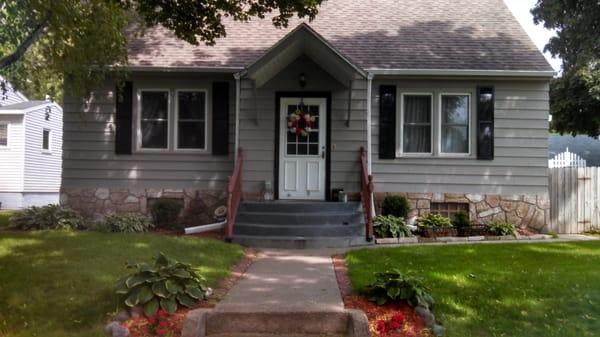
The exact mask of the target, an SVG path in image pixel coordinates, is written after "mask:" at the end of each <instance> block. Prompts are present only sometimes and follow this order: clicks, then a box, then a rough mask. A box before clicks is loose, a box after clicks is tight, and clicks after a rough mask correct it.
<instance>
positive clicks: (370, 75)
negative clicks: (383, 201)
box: [367, 72, 377, 216]
mask: <svg viewBox="0 0 600 337" xmlns="http://www.w3.org/2000/svg"><path fill="white" fill-rule="evenodd" d="M373 77H374V75H373V73H370V72H369V73H367V172H368V173H369V175H371V174H373V168H372V161H373V160H372V158H371V157H372V156H371V152H372V149H371V146H372V142H373V140H372V139H371V138H372V134H373V133H372V130H371V127H372V125H371V124H372V123H371V121H372V116H371V114H372V111H371V110H372V109H371V103H372V100H371V93H372V90H371V87H372V85H373ZM371 215H372V216H375V215H377V214H376V212H375V196H374V195H373V196H371Z"/></svg>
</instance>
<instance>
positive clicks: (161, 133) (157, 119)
mask: <svg viewBox="0 0 600 337" xmlns="http://www.w3.org/2000/svg"><path fill="white" fill-rule="evenodd" d="M140 113H141V116H140V120H141V133H142V142H141V146H142V148H148V149H166V148H168V136H169V132H168V130H169V92H168V91H143V92H142V94H141V112H140Z"/></svg>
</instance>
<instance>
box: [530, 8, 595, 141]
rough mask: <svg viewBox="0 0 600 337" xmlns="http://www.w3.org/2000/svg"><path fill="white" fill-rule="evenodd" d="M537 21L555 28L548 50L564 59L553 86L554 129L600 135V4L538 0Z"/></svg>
mask: <svg viewBox="0 0 600 337" xmlns="http://www.w3.org/2000/svg"><path fill="white" fill-rule="evenodd" d="M531 12H532V14H533V16H534V22H535V23H536V24H538V23H543V24H544V27H546V28H548V29H555V30H556V33H557V35H556V36H555V37H553V38H552V39H550V42H549V43H548V44H547V45H546V47H545V50H546V51H549V52H550V53H551V54H552V55H553V56H559V57H560V58H561V59H562V75H561V76H560V77H559V78H556V79H554V80H553V81H552V83H551V85H550V110H551V112H552V128H553V129H554V130H556V131H558V132H560V133H571V134H573V135H575V134H579V133H584V134H588V135H590V136H593V137H598V136H599V135H600V3H599V2H598V0H538V2H537V4H536V6H535V7H534V8H533V9H532V11H531Z"/></svg>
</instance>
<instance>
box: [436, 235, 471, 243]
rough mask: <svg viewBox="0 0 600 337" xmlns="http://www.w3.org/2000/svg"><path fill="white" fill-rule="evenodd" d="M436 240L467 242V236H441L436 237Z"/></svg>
mask: <svg viewBox="0 0 600 337" xmlns="http://www.w3.org/2000/svg"><path fill="white" fill-rule="evenodd" d="M435 240H436V241H439V242H467V238H466V237H458V236H440V237H437V238H435Z"/></svg>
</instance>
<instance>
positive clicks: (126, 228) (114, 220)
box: [99, 213, 153, 233]
mask: <svg viewBox="0 0 600 337" xmlns="http://www.w3.org/2000/svg"><path fill="white" fill-rule="evenodd" d="M99 227H100V231H107V232H121V233H137V232H146V231H148V230H149V229H150V228H152V227H153V225H152V222H150V219H148V218H147V217H145V216H141V215H138V214H133V213H122V214H119V213H115V214H111V215H109V216H107V217H106V220H104V224H103V225H99Z"/></svg>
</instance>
